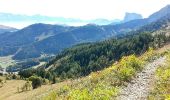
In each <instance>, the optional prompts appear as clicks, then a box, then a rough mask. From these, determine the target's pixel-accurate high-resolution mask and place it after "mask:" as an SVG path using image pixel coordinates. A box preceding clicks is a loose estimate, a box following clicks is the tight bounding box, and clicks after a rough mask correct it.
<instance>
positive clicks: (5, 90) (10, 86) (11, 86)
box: [0, 80, 69, 100]
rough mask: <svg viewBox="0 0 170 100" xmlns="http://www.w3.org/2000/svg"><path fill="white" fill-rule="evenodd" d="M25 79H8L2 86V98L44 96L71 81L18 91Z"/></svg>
mask: <svg viewBox="0 0 170 100" xmlns="http://www.w3.org/2000/svg"><path fill="white" fill-rule="evenodd" d="M24 83H25V81H23V80H8V81H7V83H5V84H4V86H3V87H2V88H0V100H35V99H38V98H40V97H42V96H43V95H44V94H47V93H49V92H51V91H53V90H57V89H59V88H60V87H61V86H63V85H65V84H66V83H67V84H68V83H69V82H68V81H67V82H61V83H57V84H53V85H43V86H41V87H40V88H38V89H34V90H30V91H26V92H21V93H18V92H17V87H18V86H19V87H22V86H23V84H24Z"/></svg>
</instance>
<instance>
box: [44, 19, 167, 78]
mask: <svg viewBox="0 0 170 100" xmlns="http://www.w3.org/2000/svg"><path fill="white" fill-rule="evenodd" d="M169 18H170V17H168V16H167V17H166V18H165V17H164V18H163V19H160V20H158V21H157V22H155V23H151V24H150V25H147V26H143V27H142V28H140V29H139V30H137V31H133V32H131V35H128V36H126V37H124V38H121V39H110V40H106V41H102V42H97V43H87V44H82V45H77V46H74V47H73V48H69V49H66V50H64V51H63V52H61V53H60V54H59V55H57V56H56V58H55V59H53V60H52V61H50V62H49V63H47V65H46V66H45V68H48V69H49V71H51V72H55V74H56V75H57V76H58V77H60V78H61V79H62V78H75V77H80V76H85V75H88V74H90V73H91V72H94V71H98V70H102V69H104V68H105V67H106V66H109V65H110V64H111V63H113V62H115V61H118V60H119V59H120V58H121V57H123V56H127V55H130V54H136V55H140V54H142V53H143V52H145V51H146V50H148V48H149V47H153V48H159V47H162V46H163V45H164V44H166V43H168V42H169V32H170V29H169V24H168V23H169V22H170V19H169Z"/></svg>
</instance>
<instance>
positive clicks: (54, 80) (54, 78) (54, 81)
mask: <svg viewBox="0 0 170 100" xmlns="http://www.w3.org/2000/svg"><path fill="white" fill-rule="evenodd" d="M52 83H53V84H55V83H56V77H55V76H53V80H52Z"/></svg>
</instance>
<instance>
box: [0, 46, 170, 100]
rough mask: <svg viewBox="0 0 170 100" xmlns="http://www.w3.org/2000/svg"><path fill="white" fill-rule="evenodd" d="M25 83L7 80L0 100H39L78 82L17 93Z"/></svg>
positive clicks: (68, 82) (165, 48) (0, 91)
mask: <svg viewBox="0 0 170 100" xmlns="http://www.w3.org/2000/svg"><path fill="white" fill-rule="evenodd" d="M167 49H170V45H166V46H164V47H163V48H161V49H159V50H157V52H164V51H165V50H167ZM85 79H86V78H81V79H80V80H81V81H83V80H85ZM24 83H25V81H23V80H9V81H7V83H6V84H5V85H4V87H2V88H0V94H1V95H0V100H13V99H14V98H15V99H16V100H24V99H27V100H30V99H35V97H38V98H41V97H44V96H43V95H47V94H48V93H50V92H51V91H53V90H58V89H59V88H61V87H63V86H65V85H66V84H73V83H74V84H76V83H77V84H79V82H78V80H74V81H64V82H61V83H57V84H54V85H52V86H51V85H43V86H42V87H41V88H38V89H35V90H31V91H27V92H22V93H17V87H18V86H22V85H23V84H24Z"/></svg>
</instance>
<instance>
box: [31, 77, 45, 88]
mask: <svg viewBox="0 0 170 100" xmlns="http://www.w3.org/2000/svg"><path fill="white" fill-rule="evenodd" d="M29 80H30V81H31V82H32V87H33V89H36V88H38V87H40V86H41V85H42V83H43V80H42V78H41V77H38V76H31V77H30V78H29Z"/></svg>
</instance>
